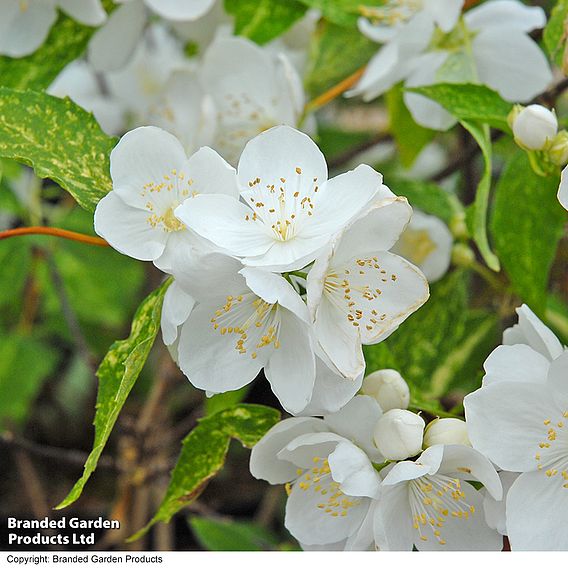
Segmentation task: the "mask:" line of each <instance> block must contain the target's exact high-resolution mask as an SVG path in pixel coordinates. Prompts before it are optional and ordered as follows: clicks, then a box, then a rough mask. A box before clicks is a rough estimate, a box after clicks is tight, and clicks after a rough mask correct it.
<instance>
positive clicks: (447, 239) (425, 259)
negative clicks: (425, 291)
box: [392, 209, 454, 283]
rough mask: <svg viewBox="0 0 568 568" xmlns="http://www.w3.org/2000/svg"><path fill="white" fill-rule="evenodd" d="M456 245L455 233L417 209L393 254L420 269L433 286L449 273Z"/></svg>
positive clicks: (433, 217)
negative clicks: (453, 247)
mask: <svg viewBox="0 0 568 568" xmlns="http://www.w3.org/2000/svg"><path fill="white" fill-rule="evenodd" d="M453 244H454V239H453V237H452V233H450V230H449V229H448V227H447V226H446V224H445V223H444V222H443V221H441V220H440V219H438V217H435V216H434V215H426V214H425V213H422V212H421V211H417V210H416V209H415V210H414V212H413V214H412V219H411V220H410V223H409V224H408V226H407V227H406V229H405V230H404V231H403V233H402V235H401V236H400V239H399V240H398V241H397V242H396V244H395V245H394V247H393V248H392V252H394V253H396V254H399V255H400V256H402V257H404V258H406V259H407V260H409V261H410V262H412V264H414V265H416V266H417V267H418V268H420V270H421V271H422V272H423V273H424V276H426V278H427V279H428V282H430V283H432V282H436V281H438V280H440V278H442V276H444V274H446V272H447V271H448V268H449V267H450V261H451V258H452V246H453Z"/></svg>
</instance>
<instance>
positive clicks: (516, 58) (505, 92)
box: [472, 28, 552, 102]
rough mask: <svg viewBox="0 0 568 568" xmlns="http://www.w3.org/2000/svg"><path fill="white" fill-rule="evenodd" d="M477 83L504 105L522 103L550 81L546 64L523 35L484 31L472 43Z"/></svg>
mask: <svg viewBox="0 0 568 568" xmlns="http://www.w3.org/2000/svg"><path fill="white" fill-rule="evenodd" d="M472 49H473V55H474V58H475V62H476V65H477V72H478V77H479V81H480V82H482V83H485V84H486V85H489V86H490V87H491V88H492V89H495V90H496V91H498V92H499V94H500V95H501V96H502V97H503V98H504V99H505V100H507V101H520V102H526V101H529V100H531V99H532V98H534V97H535V96H536V95H538V94H539V93H541V92H542V91H544V90H545V89H546V87H547V86H548V85H549V84H550V82H551V81H552V72H551V70H550V66H549V64H548V61H547V59H546V57H545V55H544V53H543V52H542V51H541V49H540V48H539V46H538V45H537V44H536V43H535V42H534V41H533V40H532V39H531V38H530V37H528V36H527V35H525V34H524V33H523V32H520V31H516V30H510V29H509V28H495V29H487V30H483V31H481V32H479V34H477V35H476V36H475V38H474V39H473V48H472Z"/></svg>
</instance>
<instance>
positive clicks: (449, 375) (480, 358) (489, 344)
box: [429, 312, 499, 398]
mask: <svg viewBox="0 0 568 568" xmlns="http://www.w3.org/2000/svg"><path fill="white" fill-rule="evenodd" d="M497 325H498V318H497V316H496V315H495V314H492V313H489V312H481V313H476V312H469V313H468V314H467V320H466V322H465V326H464V333H463V336H462V340H461V341H460V342H459V344H457V345H456V346H455V347H454V349H453V350H452V351H451V353H449V354H448V355H447V356H446V357H445V359H443V360H441V361H440V365H439V366H438V367H437V368H436V370H435V371H434V373H432V380H431V385H430V392H429V396H431V397H433V398H440V397H442V396H444V395H445V394H447V393H448V392H449V391H450V390H453V389H456V390H459V391H460V392H461V393H462V394H466V393H468V392H471V391H473V390H475V389H477V388H479V387H480V386H481V377H482V375H483V362H484V361H485V359H487V355H488V354H489V353H490V352H491V351H492V350H493V348H494V347H495V346H496V345H497V344H498V343H499V337H498V331H497Z"/></svg>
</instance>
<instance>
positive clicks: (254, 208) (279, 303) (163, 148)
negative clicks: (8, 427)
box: [95, 126, 428, 414]
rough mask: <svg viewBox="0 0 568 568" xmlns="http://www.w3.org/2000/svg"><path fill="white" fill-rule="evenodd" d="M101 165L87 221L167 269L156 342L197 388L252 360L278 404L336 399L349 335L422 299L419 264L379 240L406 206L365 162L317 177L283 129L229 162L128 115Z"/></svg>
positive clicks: (356, 343)
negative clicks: (108, 184) (100, 190)
mask: <svg viewBox="0 0 568 568" xmlns="http://www.w3.org/2000/svg"><path fill="white" fill-rule="evenodd" d="M111 176H112V179H113V191H112V192H110V193H109V194H108V195H107V196H106V197H105V198H103V199H102V200H101V202H100V203H99V205H98V207H97V210H96V212H95V229H96V231H97V233H98V234H99V235H101V236H102V237H104V238H105V239H106V240H107V241H108V242H109V243H110V244H111V245H112V246H114V247H115V248H116V249H117V250H119V251H120V252H122V253H124V254H127V255H130V256H132V257H134V258H137V259H140V260H148V261H153V262H154V264H155V265H156V266H157V267H158V268H160V269H162V270H163V271H165V272H167V273H170V274H172V275H173V276H174V278H175V281H174V284H173V285H172V286H171V287H170V288H169V289H168V291H167V294H166V298H165V303H164V313H163V318H162V319H163V321H162V326H163V330H164V340H165V342H166V344H168V345H172V351H173V353H174V357H175V358H176V360H177V361H178V362H179V365H180V367H181V369H182V371H183V372H184V373H185V374H186V375H187V377H188V378H189V380H190V381H191V382H192V384H194V385H195V386H196V387H198V388H201V389H204V390H206V391H208V392H209V393H220V392H225V391H228V390H235V389H238V388H240V387H242V386H243V385H246V384H248V383H249V382H251V381H252V380H253V379H254V378H255V377H256V376H257V375H258V373H259V372H260V371H261V370H262V369H264V374H265V376H266V378H267V379H268V380H269V382H270V384H271V387H272V389H273V391H274V392H275V394H276V396H277V397H278V398H279V400H280V402H281V403H282V406H283V407H284V408H286V410H288V411H290V412H292V413H294V414H297V413H299V412H311V413H317V412H320V413H321V412H329V411H331V410H336V409H339V408H340V407H341V406H343V405H344V404H345V403H346V402H347V401H348V400H349V399H350V398H351V397H352V396H353V395H354V394H355V392H356V391H357V390H358V389H359V387H360V384H361V379H362V375H363V372H364V369H365V360H364V357H363V351H362V345H363V344H372V343H377V342H379V341H382V340H383V339H385V338H386V337H387V336H388V335H389V334H391V333H392V332H393V331H395V330H396V328H397V327H398V326H399V324H400V323H401V322H403V321H404V320H405V319H406V318H407V317H408V316H409V315H410V314H411V313H412V312H414V311H415V310H416V309H418V308H419V307H420V306H421V305H422V304H423V303H424V302H425V301H426V300H427V298H428V284H427V281H426V278H425V277H424V275H423V274H422V273H421V272H420V270H419V269H417V268H416V267H415V266H413V265H412V264H410V263H409V262H408V261H406V260H404V259H403V258H402V257H400V256H398V255H396V254H393V253H392V252H389V250H390V249H391V247H392V246H393V245H394V244H395V243H396V242H397V240H398V238H399V236H400V234H401V232H402V231H403V230H404V228H405V227H406V225H407V224H408V222H409V220H410V216H411V208H410V206H409V205H408V203H407V201H406V199H405V198H403V197H397V196H395V195H394V194H393V193H392V192H391V191H390V190H389V189H388V187H386V186H385V185H384V184H383V182H382V176H381V175H380V174H379V173H377V172H376V171H375V170H373V169H372V168H370V167H369V166H365V165H361V166H359V167H358V168H356V169H355V170H352V171H350V172H347V173H344V174H341V175H339V176H337V177H334V178H331V179H328V172H327V165H326V162H325V158H324V156H323V154H322V153H321V152H320V150H319V148H318V147H317V146H316V145H315V144H314V142H313V141H312V140H311V139H310V138H309V137H308V136H307V135H305V134H303V133H301V132H299V131H297V130H294V129H293V128H291V127H287V126H278V127H274V128H272V129H269V130H267V131H265V132H264V133H262V134H260V135H258V136H257V137H255V138H253V139H252V140H251V141H250V142H248V144H247V145H246V147H245V149H244V151H243V153H242V155H241V158H240V160H239V163H238V169H237V170H235V169H234V168H232V167H231V166H230V165H229V164H228V163H227V162H226V161H225V160H224V159H223V158H221V156H220V155H219V154H217V153H216V152H215V151H214V150H212V149H210V148H207V147H204V148H201V149H200V150H198V151H197V152H196V153H194V154H193V155H192V156H191V157H189V158H187V155H186V153H185V151H184V148H183V146H182V145H181V143H180V142H179V141H178V140H177V139H176V138H175V137H174V136H173V135H171V134H169V133H167V132H165V131H163V130H161V129H159V128H157V127H142V128H138V129H136V130H133V131H131V132H129V133H128V134H126V135H125V136H124V137H123V138H122V139H121V141H120V142H119V144H118V145H117V146H116V148H115V149H114V150H113V152H112V154H111Z"/></svg>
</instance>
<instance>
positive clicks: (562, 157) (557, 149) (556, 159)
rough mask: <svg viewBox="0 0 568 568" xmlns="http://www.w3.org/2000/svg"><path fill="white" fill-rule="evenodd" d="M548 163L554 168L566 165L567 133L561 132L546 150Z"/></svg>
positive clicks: (567, 155) (567, 156) (567, 160)
mask: <svg viewBox="0 0 568 568" xmlns="http://www.w3.org/2000/svg"><path fill="white" fill-rule="evenodd" d="M548 155H549V156H550V161H551V162H552V163H553V164H554V165H556V166H565V165H566V164H568V132H566V130H561V131H560V132H559V133H558V134H557V135H556V136H555V137H554V139H553V140H552V143H551V145H550V148H549V149H548Z"/></svg>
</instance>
